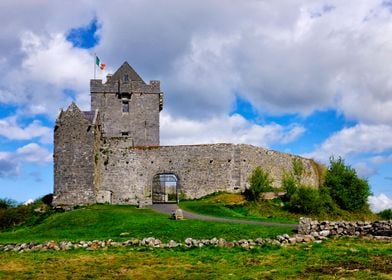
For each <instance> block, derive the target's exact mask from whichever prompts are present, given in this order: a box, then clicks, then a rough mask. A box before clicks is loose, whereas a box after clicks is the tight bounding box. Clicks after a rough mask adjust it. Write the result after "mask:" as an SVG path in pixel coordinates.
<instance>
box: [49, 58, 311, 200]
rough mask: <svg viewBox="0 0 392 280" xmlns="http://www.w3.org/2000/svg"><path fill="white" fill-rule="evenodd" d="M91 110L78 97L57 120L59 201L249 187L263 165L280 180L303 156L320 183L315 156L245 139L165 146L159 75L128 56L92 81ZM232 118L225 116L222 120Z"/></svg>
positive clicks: (168, 196) (165, 196)
mask: <svg viewBox="0 0 392 280" xmlns="http://www.w3.org/2000/svg"><path fill="white" fill-rule="evenodd" d="M90 91H91V111H81V110H80V109H79V108H78V107H77V105H76V104H74V103H72V104H71V105H70V106H69V107H68V109H67V110H65V111H63V110H61V111H60V113H59V115H58V118H57V120H56V123H55V127H54V200H53V203H54V205H57V206H61V205H82V204H92V203H113V204H143V205H145V204H152V203H165V202H178V200H179V197H184V198H191V199H192V198H199V197H202V196H205V195H207V194H210V193H213V192H217V191H227V192H241V191H244V190H245V189H246V188H247V187H249V183H248V178H249V176H250V174H251V172H252V170H253V169H254V168H255V167H256V166H261V167H262V168H263V169H264V170H266V171H268V172H269V174H270V175H271V178H272V179H273V180H274V183H273V184H274V186H276V187H280V186H281V180H282V176H283V174H284V172H289V171H290V170H292V161H293V159H294V158H298V159H300V160H301V161H302V163H303V166H304V167H305V170H306V172H305V174H304V176H303V178H302V182H303V183H304V184H306V185H309V186H315V187H317V186H318V184H319V174H318V172H317V168H316V166H315V164H314V162H313V161H312V160H309V159H305V158H302V157H298V156H294V155H290V154H285V153H280V152H276V151H271V150H266V149H263V148H260V147H255V146H251V145H245V144H239V145H238V144H209V145H180V146H160V144H159V114H160V111H161V110H162V108H163V93H162V92H161V90H160V82H159V81H150V83H149V84H146V83H145V82H144V81H143V80H142V78H141V77H140V76H139V75H138V74H137V73H136V72H135V70H134V69H133V68H132V67H131V66H130V65H129V64H128V63H127V62H124V63H123V64H122V66H121V67H120V68H119V69H118V70H117V71H116V72H115V73H114V74H113V75H108V77H107V81H106V83H103V82H102V80H97V79H93V80H91V81H90ZM222 125H224V124H222Z"/></svg>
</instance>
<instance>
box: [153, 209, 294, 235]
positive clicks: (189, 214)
mask: <svg viewBox="0 0 392 280" xmlns="http://www.w3.org/2000/svg"><path fill="white" fill-rule="evenodd" d="M149 208H151V209H152V210H154V211H156V212H160V213H163V214H167V215H171V214H172V213H173V212H174V211H175V210H176V209H178V208H179V207H178V205H177V204H153V205H150V206H149ZM182 213H183V215H184V218H186V219H197V220H204V221H216V222H226V223H239V224H252V225H262V226H286V227H292V228H294V229H296V228H297V227H298V225H296V224H285V223H271V222H259V221H252V220H242V219H229V218H221V217H213V216H206V215H200V214H196V213H192V212H188V211H185V210H183V209H182Z"/></svg>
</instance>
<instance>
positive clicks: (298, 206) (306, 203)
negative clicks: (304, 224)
mask: <svg viewBox="0 0 392 280" xmlns="http://www.w3.org/2000/svg"><path fill="white" fill-rule="evenodd" d="M287 207H288V209H289V210H290V211H292V212H295V213H301V214H314V215H317V214H320V213H321V212H322V210H323V206H322V201H321V198H320V194H319V191H318V190H317V189H312V188H308V187H300V188H298V189H297V190H296V191H295V192H294V194H293V195H292V196H291V197H290V200H289V202H288V204H287Z"/></svg>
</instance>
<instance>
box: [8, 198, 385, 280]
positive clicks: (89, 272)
mask: <svg viewBox="0 0 392 280" xmlns="http://www.w3.org/2000/svg"><path fill="white" fill-rule="evenodd" d="M206 199H207V200H211V201H210V202H211V203H209V204H208V205H209V207H212V210H211V208H210V209H209V208H204V207H203V206H205V207H207V206H208V205H207V204H206V201H205V200H201V201H194V202H192V201H189V202H186V203H184V204H183V205H184V206H186V207H189V208H192V207H193V209H196V210H197V208H198V209H199V210H198V211H199V212H203V211H204V212H208V213H210V211H213V212H212V213H214V214H215V215H218V216H225V217H230V216H232V217H235V218H250V217H253V218H254V219H261V220H263V219H267V220H270V221H271V219H272V220H274V221H276V219H279V217H263V215H261V214H257V213H258V212H256V213H253V212H252V211H249V209H248V208H245V207H244V205H242V204H241V201H240V200H241V198H240V197H239V196H227V195H217V196H211V197H209V198H206ZM235 205H237V206H235ZM241 205H242V206H241ZM227 206H230V207H231V208H230V207H227ZM214 207H215V208H214ZM246 209H248V210H246ZM274 213H276V212H274ZM210 214H211V213H210ZM284 219H285V221H287V220H290V217H288V218H287V217H286V218H284ZM292 221H295V219H294V218H292ZM290 231H291V227H289V228H287V227H280V226H279V227H263V226H259V225H247V224H233V223H220V222H209V221H198V220H183V221H174V220H170V219H169V218H168V217H167V215H162V214H158V213H155V212H153V211H152V210H150V209H137V208H135V207H132V206H119V205H92V206H89V207H84V208H79V209H76V210H74V211H71V212H64V213H55V214H52V215H50V216H47V217H46V216H44V218H42V219H38V220H37V222H36V223H35V224H34V225H27V224H25V225H22V226H18V227H16V228H14V229H13V230H9V231H3V232H0V243H17V242H30V241H36V242H42V241H47V240H70V241H79V240H94V239H101V240H102V239H109V238H110V239H113V240H118V241H120V240H125V239H130V238H144V237H149V236H154V237H156V238H159V239H161V240H162V241H164V242H167V241H169V240H170V239H173V240H176V241H183V240H184V239H185V238H187V237H192V238H197V239H203V238H212V237H217V238H220V237H221V238H225V239H226V240H234V239H237V240H238V239H240V238H257V237H274V236H276V235H278V234H282V233H290ZM124 232H127V233H129V235H128V236H120V234H121V233H124ZM0 259H1V261H0V279H53V278H57V279H114V278H115V279H288V278H290V279H307V278H312V279H318V278H322V279H332V278H333V279H336V278H345V279H390V275H391V274H392V248H391V246H390V244H389V243H385V242H381V241H374V240H364V239H356V238H344V239H331V240H328V241H324V242H323V243H322V244H316V243H313V244H312V243H310V244H309V243H308V244H298V245H296V246H289V247H279V246H271V245H269V246H264V247H258V248H254V249H251V250H245V249H241V248H231V249H230V248H211V247H206V248H192V249H187V248H183V247H181V248H174V249H163V250H162V249H152V248H145V247H140V248H139V247H130V248H128V247H120V248H109V249H106V250H104V249H99V250H96V251H86V250H84V249H75V250H70V251H40V252H25V253H17V252H0Z"/></svg>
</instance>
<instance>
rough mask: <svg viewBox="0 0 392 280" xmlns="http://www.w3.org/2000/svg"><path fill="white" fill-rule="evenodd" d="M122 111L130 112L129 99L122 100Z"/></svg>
mask: <svg viewBox="0 0 392 280" xmlns="http://www.w3.org/2000/svg"><path fill="white" fill-rule="evenodd" d="M122 111H123V112H124V113H128V112H129V101H123V102H122Z"/></svg>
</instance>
